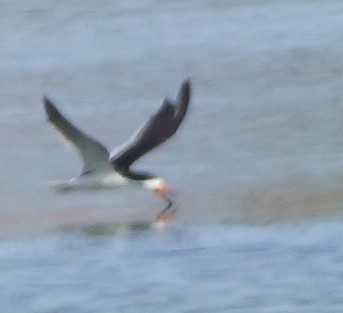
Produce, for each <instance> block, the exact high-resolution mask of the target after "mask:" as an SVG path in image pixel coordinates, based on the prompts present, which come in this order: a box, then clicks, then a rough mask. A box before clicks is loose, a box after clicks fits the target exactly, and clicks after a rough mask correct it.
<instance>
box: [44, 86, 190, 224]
mask: <svg viewBox="0 0 343 313" xmlns="http://www.w3.org/2000/svg"><path fill="white" fill-rule="evenodd" d="M190 96H191V85H190V81H189V80H186V81H184V82H183V83H182V85H181V87H180V90H179V93H178V96H177V98H176V101H171V100H169V99H165V100H164V102H163V104H162V106H161V107H160V108H159V110H158V111H157V112H156V113H155V114H153V115H152V116H151V117H150V118H149V119H148V120H147V121H146V122H145V124H143V126H142V127H141V128H139V129H138V130H137V131H136V133H135V134H134V135H133V136H132V138H130V139H129V140H128V141H127V142H126V143H125V144H124V145H122V146H120V147H118V148H116V149H115V150H113V152H112V153H111V154H110V153H109V152H108V150H107V149H106V148H105V146H103V145H102V144H101V143H100V142H98V141H97V140H96V139H94V138H93V137H91V136H89V135H88V134H86V133H84V132H83V131H81V130H80V129H79V128H77V127H76V126H74V125H73V124H72V123H71V122H70V121H68V119H67V118H66V117H65V116H63V115H62V113H61V112H60V111H59V110H58V109H57V108H56V107H55V105H54V104H53V103H52V102H51V100H49V99H48V98H47V97H46V96H44V99H43V101H44V107H45V111H46V114H47V118H48V120H49V121H50V122H51V123H52V125H53V126H54V127H55V128H56V129H57V130H58V131H59V132H60V133H61V134H62V135H63V136H64V137H65V139H67V140H68V141H70V142H71V143H72V144H73V145H74V146H75V147H76V148H77V150H78V151H79V153H80V154H81V157H82V160H83V167H82V170H81V174H80V175H79V176H77V177H75V178H72V179H70V180H68V181H64V182H57V183H53V184H52V185H53V186H54V187H55V188H57V189H58V190H61V191H68V190H80V189H108V188H116V187H120V186H123V185H127V184H129V183H131V182H137V183H138V184H140V185H141V186H142V187H143V188H146V189H150V190H152V191H154V192H155V193H156V194H157V195H159V196H160V197H162V198H164V199H165V201H166V202H167V206H166V208H165V209H164V210H163V211H162V212H161V213H160V214H159V215H158V220H159V221H163V220H167V219H169V218H170V216H169V215H168V213H167V211H168V210H169V208H170V207H171V206H172V204H173V201H172V200H171V199H170V196H169V192H170V188H169V186H168V185H167V183H166V182H165V181H164V180H163V179H162V178H161V177H159V176H156V175H154V174H151V173H147V172H142V171H136V170H134V169H132V164H133V163H135V162H136V161H137V160H138V159H139V158H140V157H142V156H143V155H145V154H146V153H147V152H149V151H150V150H152V149H154V148H156V147H157V146H159V145H160V144H162V143H163V142H165V141H166V140H167V139H169V138H170V137H171V136H173V135H174V134H175V133H176V131H177V129H178V128H179V126H180V124H181V123H182V121H183V119H184V117H185V115H186V113H187V109H188V104H189V101H190Z"/></svg>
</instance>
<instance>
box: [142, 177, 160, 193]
mask: <svg viewBox="0 0 343 313" xmlns="http://www.w3.org/2000/svg"><path fill="white" fill-rule="evenodd" d="M165 185H166V183H165V181H164V180H163V179H162V178H160V177H154V178H151V179H147V180H145V181H144V182H143V187H144V188H146V189H149V190H156V189H159V188H160V187H161V186H165Z"/></svg>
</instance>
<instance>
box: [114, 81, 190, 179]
mask: <svg viewBox="0 0 343 313" xmlns="http://www.w3.org/2000/svg"><path fill="white" fill-rule="evenodd" d="M190 96H191V84H190V81H189V80H186V81H184V82H183V83H182V85H181V87H180V90H179V94H178V96H177V99H176V102H175V103H174V102H172V101H171V100H168V99H166V100H165V101H164V102H163V104H162V106H161V107H160V109H159V110H158V111H157V112H156V113H155V114H154V115H153V116H151V117H150V118H149V119H148V121H147V122H146V123H145V124H144V125H143V126H142V127H141V128H140V129H139V130H138V131H137V132H136V134H135V135H134V136H133V137H132V138H131V139H130V140H129V141H128V142H127V144H125V145H124V147H123V148H122V149H121V150H119V151H118V152H116V153H115V154H114V155H113V156H112V157H111V162H112V163H113V165H114V167H115V169H116V170H117V171H119V172H125V171H127V170H128V168H129V167H130V166H131V165H132V163H134V162H135V161H136V160H138V159H139V158H140V157H141V156H143V155H144V154H146V153H147V152H149V151H150V150H152V149H154V148H155V147H157V146H158V145H160V144H161V143H163V142H164V141H166V140H167V139H168V138H170V137H171V136H173V135H174V134H175V132H176V130H177V129H178V127H179V126H180V124H181V122H182V121H183V119H184V117H185V115H186V113H187V109H188V105H189V100H190Z"/></svg>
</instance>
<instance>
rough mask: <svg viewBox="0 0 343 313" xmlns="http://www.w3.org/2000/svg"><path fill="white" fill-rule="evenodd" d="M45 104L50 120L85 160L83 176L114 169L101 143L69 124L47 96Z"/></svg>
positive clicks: (44, 100)
mask: <svg viewBox="0 0 343 313" xmlns="http://www.w3.org/2000/svg"><path fill="white" fill-rule="evenodd" d="M43 102H44V107H45V112H46V115H47V118H48V120H49V121H50V122H51V123H52V125H53V126H54V127H55V128H56V129H57V130H58V131H59V132H60V133H61V134H62V135H63V136H64V138H65V139H67V140H68V141H69V142H71V143H72V144H73V145H74V146H75V147H76V148H77V149H78V151H79V153H80V154H81V157H82V159H83V167H82V172H81V175H83V174H86V173H90V172H102V171H107V170H110V169H111V168H112V169H113V166H112V165H111V163H110V162H109V153H108V151H107V149H106V148H105V147H104V146H103V145H102V144H101V143H99V142H98V141H96V140H95V139H93V138H92V137H90V136H88V135H87V134H85V133H84V132H82V131H81V130H80V129H78V128H77V127H76V126H74V125H73V124H72V123H71V122H69V121H68V120H67V119H66V118H65V117H64V116H63V115H62V113H61V112H60V111H59V110H58V109H57V108H56V107H55V105H54V104H53V103H52V102H51V101H50V100H49V99H48V98H47V97H46V96H44V98H43Z"/></svg>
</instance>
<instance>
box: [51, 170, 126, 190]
mask: <svg viewBox="0 0 343 313" xmlns="http://www.w3.org/2000/svg"><path fill="white" fill-rule="evenodd" d="M128 183H129V180H128V179H127V178H125V177H123V176H121V175H119V174H117V173H115V172H113V173H106V174H101V175H100V174H97V175H91V174H89V175H84V176H80V177H75V178H72V179H70V180H68V181H64V182H51V183H49V185H50V186H51V187H53V188H55V189H57V190H58V191H73V190H75V191H76V190H98V189H115V188H118V187H121V186H124V185H127V184H128Z"/></svg>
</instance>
